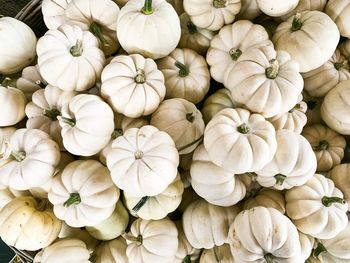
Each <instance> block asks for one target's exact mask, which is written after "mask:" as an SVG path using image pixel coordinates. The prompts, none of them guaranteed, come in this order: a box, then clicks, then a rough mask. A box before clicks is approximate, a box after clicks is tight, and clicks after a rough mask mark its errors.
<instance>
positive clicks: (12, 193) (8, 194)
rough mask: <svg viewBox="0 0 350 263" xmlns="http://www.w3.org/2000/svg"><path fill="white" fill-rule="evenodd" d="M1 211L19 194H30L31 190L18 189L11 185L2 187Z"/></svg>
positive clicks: (0, 195) (0, 193) (0, 196)
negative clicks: (10, 186)
mask: <svg viewBox="0 0 350 263" xmlns="http://www.w3.org/2000/svg"><path fill="white" fill-rule="evenodd" d="M0 188H1V189H0V211H1V209H2V208H3V207H4V206H5V205H7V204H8V203H9V202H11V200H13V199H14V198H16V197H19V196H30V192H29V191H18V190H14V189H12V188H9V187H4V188H2V187H0Z"/></svg>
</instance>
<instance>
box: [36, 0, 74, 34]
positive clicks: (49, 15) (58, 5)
mask: <svg viewBox="0 0 350 263" xmlns="http://www.w3.org/2000/svg"><path fill="white" fill-rule="evenodd" d="M71 1H72V0H43V2H42V4H41V10H42V13H43V18H44V22H45V25H46V27H47V28H48V29H57V28H58V27H59V26H60V25H62V24H64V23H65V22H66V19H65V15H64V12H65V10H66V8H67V6H68V4H69V3H70V2H71Z"/></svg>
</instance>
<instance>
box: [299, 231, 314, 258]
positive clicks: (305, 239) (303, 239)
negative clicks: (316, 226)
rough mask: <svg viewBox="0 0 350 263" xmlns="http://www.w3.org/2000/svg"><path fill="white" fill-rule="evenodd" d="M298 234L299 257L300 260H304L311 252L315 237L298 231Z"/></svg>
mask: <svg viewBox="0 0 350 263" xmlns="http://www.w3.org/2000/svg"><path fill="white" fill-rule="evenodd" d="M298 234H299V241H300V247H301V258H302V260H304V261H306V260H307V259H308V258H309V256H310V255H311V253H312V249H313V247H314V245H315V239H314V238H313V237H312V236H309V235H305V234H304V233H302V232H300V231H298ZM307 263H308V262H307Z"/></svg>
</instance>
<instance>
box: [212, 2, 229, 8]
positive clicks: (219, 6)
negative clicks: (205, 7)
mask: <svg viewBox="0 0 350 263" xmlns="http://www.w3.org/2000/svg"><path fill="white" fill-rule="evenodd" d="M213 6H214V7H215V8H224V7H226V0H214V1H213Z"/></svg>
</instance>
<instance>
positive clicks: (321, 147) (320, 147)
mask: <svg viewBox="0 0 350 263" xmlns="http://www.w3.org/2000/svg"><path fill="white" fill-rule="evenodd" d="M328 146H329V143H328V142H327V141H325V140H322V141H320V142H319V143H318V145H317V146H313V147H312V149H313V150H314V151H317V152H320V151H325V150H327V149H328Z"/></svg>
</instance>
